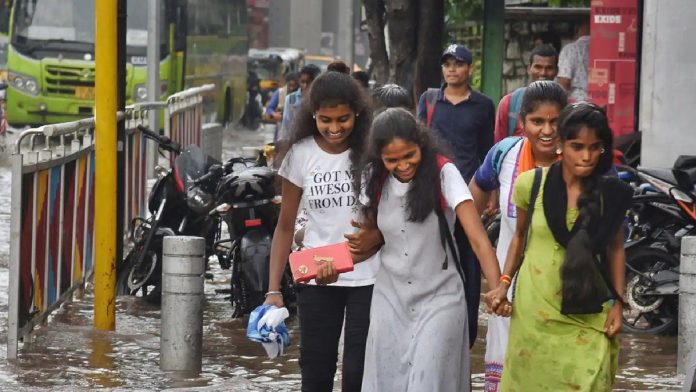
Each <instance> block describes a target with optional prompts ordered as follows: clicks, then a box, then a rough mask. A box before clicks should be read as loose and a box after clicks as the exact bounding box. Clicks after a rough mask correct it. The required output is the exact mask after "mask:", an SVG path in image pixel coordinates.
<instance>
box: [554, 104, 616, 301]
mask: <svg viewBox="0 0 696 392" xmlns="http://www.w3.org/2000/svg"><path fill="white" fill-rule="evenodd" d="M583 129H587V130H589V131H591V132H594V133H595V135H596V136H597V138H598V139H600V140H601V142H602V148H603V152H602V154H601V155H600V158H599V162H598V163H597V166H595V168H594V169H593V170H592V173H590V175H589V176H587V177H585V178H583V180H582V192H581V194H580V196H579V197H578V203H577V204H578V209H579V212H580V213H579V216H578V222H577V224H579V225H580V226H579V228H578V230H577V231H575V234H574V235H573V236H572V238H571V239H570V240H569V241H568V245H567V246H566V255H565V260H564V262H563V266H562V267H561V282H562V284H561V286H562V296H563V298H564V299H565V298H576V299H578V300H579V301H580V302H582V301H585V302H588V301H591V300H592V299H593V298H598V297H600V298H601V297H602V296H603V295H605V294H606V292H607V287H606V284H605V283H604V281H603V280H602V279H601V275H598V274H597V266H596V265H593V264H595V263H597V259H596V256H597V255H599V256H600V257H603V254H604V252H605V249H595V246H594V245H593V241H592V240H591V238H590V237H591V234H590V228H589V226H590V224H591V223H592V222H596V221H598V220H599V219H600V218H601V216H600V215H601V214H602V210H601V204H602V195H601V192H600V186H599V182H600V179H601V177H602V175H604V174H605V173H606V172H607V171H608V170H609V169H610V168H611V166H612V146H613V140H614V139H613V135H612V131H611V128H610V127H609V120H608V119H607V115H606V113H605V111H604V109H602V108H601V107H599V106H597V105H594V104H591V103H587V102H579V103H575V104H573V105H570V106H567V107H566V108H565V109H564V110H563V111H561V115H560V117H559V119H558V134H559V137H560V140H561V143H563V142H565V141H567V140H572V139H575V138H577V136H578V134H579V133H580V131H581V130H583ZM601 268H605V267H604V266H602V267H601Z"/></svg>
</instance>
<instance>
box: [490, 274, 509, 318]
mask: <svg viewBox="0 0 696 392" xmlns="http://www.w3.org/2000/svg"><path fill="white" fill-rule="evenodd" d="M507 291H508V286H507V284H505V283H504V282H500V283H498V287H496V288H494V289H493V290H491V291H489V292H487V293H486V294H484V296H483V299H484V302H485V303H486V312H488V313H492V314H497V315H498V316H503V317H510V315H512V303H510V301H509V300H508V298H507Z"/></svg>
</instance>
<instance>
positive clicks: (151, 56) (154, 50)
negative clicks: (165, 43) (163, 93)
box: [146, 0, 162, 178]
mask: <svg viewBox="0 0 696 392" xmlns="http://www.w3.org/2000/svg"><path fill="white" fill-rule="evenodd" d="M160 4H161V3H160V0H148V7H147V16H148V17H147V20H148V24H147V100H148V101H151V102H154V101H159V100H160V78H159V66H160V41H161V39H160V31H161V26H162V10H161V7H160ZM148 116H149V118H148V120H149V123H150V129H152V130H153V131H155V132H158V131H159V111H158V110H150V112H149V114H148ZM147 156H148V160H147V167H146V170H147V178H152V177H154V173H155V166H156V165H157V150H156V147H155V143H154V142H152V141H148V143H147Z"/></svg>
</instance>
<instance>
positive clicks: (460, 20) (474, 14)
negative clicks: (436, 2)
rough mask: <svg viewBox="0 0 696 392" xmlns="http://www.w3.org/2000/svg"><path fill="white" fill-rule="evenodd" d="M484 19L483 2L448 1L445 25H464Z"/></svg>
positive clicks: (446, 3) (469, 0)
mask: <svg viewBox="0 0 696 392" xmlns="http://www.w3.org/2000/svg"><path fill="white" fill-rule="evenodd" d="M482 19H483V0H446V1H445V24H446V25H447V26H457V25H462V24H464V22H466V21H470V20H482Z"/></svg>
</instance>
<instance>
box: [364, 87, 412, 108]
mask: <svg viewBox="0 0 696 392" xmlns="http://www.w3.org/2000/svg"><path fill="white" fill-rule="evenodd" d="M372 100H373V101H374V105H375V113H380V112H382V111H383V110H385V109H387V108H403V109H406V110H408V111H409V112H411V113H413V101H412V100H411V94H410V93H409V92H408V90H406V89H405V88H403V87H401V86H399V85H398V84H392V83H390V84H385V85H384V86H380V87H377V88H376V89H375V91H373V92H372Z"/></svg>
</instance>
